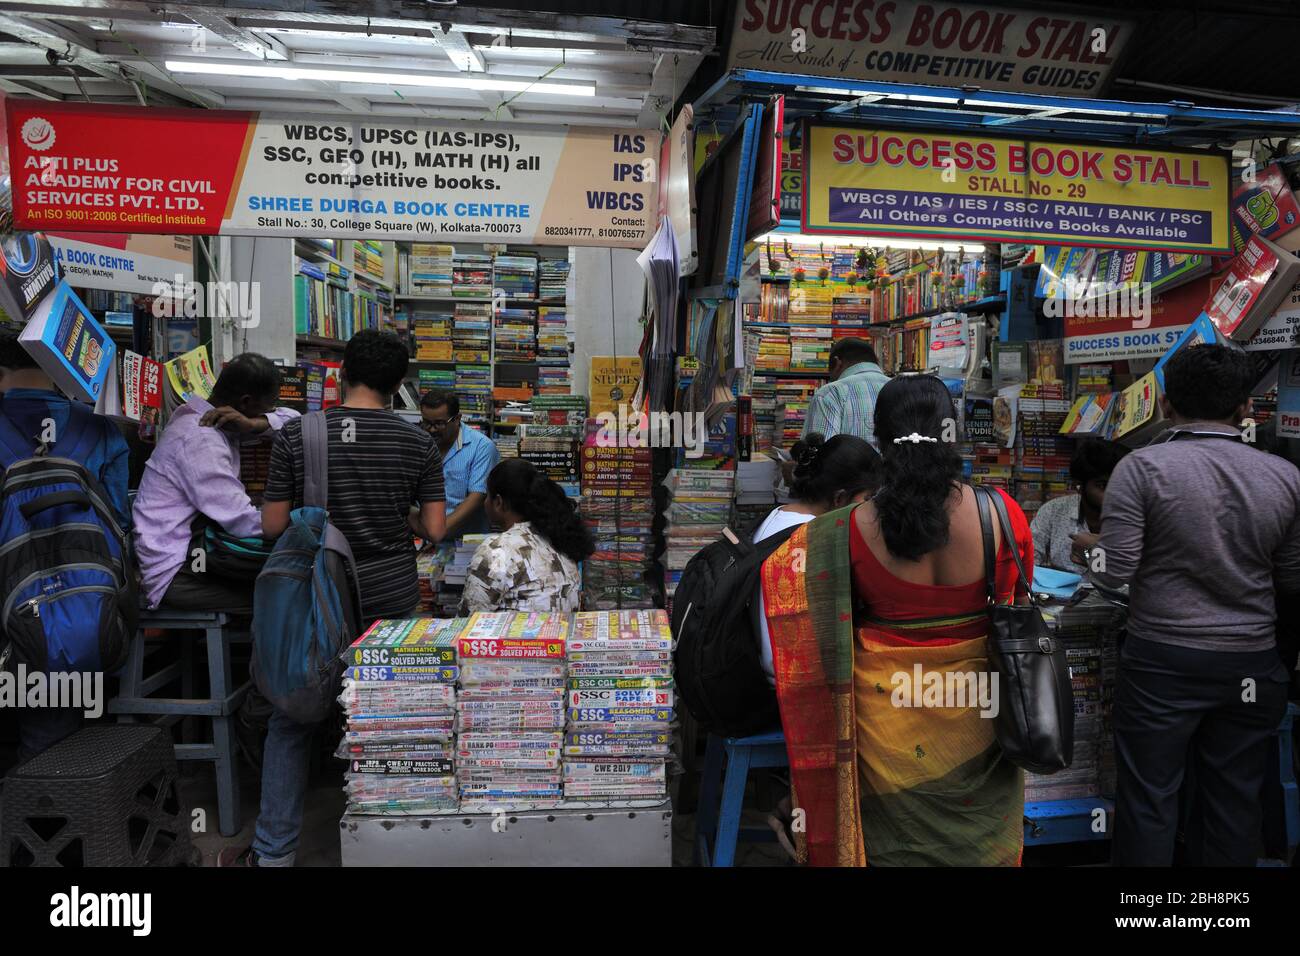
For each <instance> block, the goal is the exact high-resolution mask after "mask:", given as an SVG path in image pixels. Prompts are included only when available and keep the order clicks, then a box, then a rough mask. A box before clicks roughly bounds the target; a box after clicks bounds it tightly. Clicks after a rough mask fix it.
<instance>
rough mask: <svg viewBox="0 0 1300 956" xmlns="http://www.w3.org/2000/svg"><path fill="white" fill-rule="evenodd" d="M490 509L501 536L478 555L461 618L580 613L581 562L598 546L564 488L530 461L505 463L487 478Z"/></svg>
mask: <svg viewBox="0 0 1300 956" xmlns="http://www.w3.org/2000/svg"><path fill="white" fill-rule="evenodd" d="M486 508H487V516H488V518H489V519H490V520H491V521H492V523H493V524H494V525H496V526H497V527H499V528H501V529H503V530H502V531H501V532H500V533H499V534H494V535H492V537H490V538H488V539H487V540H486V541H484V542H483V543H482V544H480V545H479V546H478V550H477V551H475V552H474V557H473V558H472V559H471V561H470V565H469V573H468V574H467V575H466V578H465V593H464V595H463V596H462V597H461V604H460V613H461V614H468V613H470V612H472V611H576V610H577V609H578V603H579V599H580V597H581V588H582V578H581V576H580V575H579V573H578V563H579V562H581V561H582V560H583V559H584V558H586V557H587V556H588V555H590V554H591V553H592V551H594V550H595V545H594V543H593V542H592V539H591V534H590V533H589V532H588V531H587V528H586V526H585V525H584V524H583V523H582V521H581V520H580V519H579V518H578V515H577V512H576V511H575V510H574V508H573V504H572V503H571V502H570V501H569V499H568V498H566V497H565V495H564V491H563V490H562V489H561V488H560V486H559V485H557V484H556V483H555V482H553V481H551V480H550V479H549V478H547V477H546V476H545V475H543V474H542V473H541V472H540V471H538V470H537V468H536V467H534V466H533V464H532V463H531V462H528V461H526V460H524V459H522V458H507V459H506V460H505V461H503V462H501V463H500V464H499V465H497V466H496V467H495V468H493V469H492V471H491V473H490V474H489V475H488V480H487V501H486Z"/></svg>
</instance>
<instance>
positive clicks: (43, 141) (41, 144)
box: [22, 116, 54, 152]
mask: <svg viewBox="0 0 1300 956" xmlns="http://www.w3.org/2000/svg"><path fill="white" fill-rule="evenodd" d="M22 137H23V142H24V143H26V144H27V146H28V148H30V149H34V150H36V151H37V152H44V151H45V150H47V149H49V148H50V147H51V146H53V145H54V127H53V125H51V123H50V121H49V120H47V119H46V118H45V117H44V116H33V117H32V118H31V119H29V120H27V122H25V123H23V130H22Z"/></svg>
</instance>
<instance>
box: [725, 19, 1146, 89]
mask: <svg viewBox="0 0 1300 956" xmlns="http://www.w3.org/2000/svg"><path fill="white" fill-rule="evenodd" d="M1134 28H1135V24H1134V22H1133V21H1131V20H1126V19H1124V18H1122V17H1117V16H1113V15H1112V14H1111V13H1110V12H1109V11H1106V12H1104V13H1099V14H1085V13H1071V12H1069V11H1068V10H1066V11H1061V10H1053V11H1048V10H1042V11H1032V10H1007V9H1001V8H998V7H992V6H986V5H984V4H979V5H975V4H967V3H962V4H957V3H918V2H916V0H741V2H739V3H737V4H736V19H735V26H734V29H733V30H732V31H731V49H730V51H729V55H728V57H727V68H728V69H733V68H737V67H739V68H741V69H747V70H770V71H772V72H778V73H805V74H811V75H813V76H832V77H836V78H840V77H843V78H847V79H856V80H885V81H889V82H897V83H924V84H926V85H930V86H967V87H979V88H981V89H985V90H1020V91H1023V92H1027V93H1056V94H1062V95H1067V96H1097V95H1098V94H1100V93H1101V92H1102V90H1103V88H1104V87H1105V85H1106V82H1107V80H1108V79H1109V77H1110V74H1111V71H1112V70H1113V69H1114V68H1115V64H1116V63H1117V61H1118V60H1119V58H1120V57H1121V56H1122V55H1123V53H1124V50H1125V48H1126V47H1127V45H1128V41H1129V37H1130V36H1132V34H1133V32H1134Z"/></svg>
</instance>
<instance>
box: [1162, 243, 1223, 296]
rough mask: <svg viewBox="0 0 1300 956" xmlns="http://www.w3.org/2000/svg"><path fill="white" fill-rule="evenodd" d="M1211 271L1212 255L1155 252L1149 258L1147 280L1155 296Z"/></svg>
mask: <svg viewBox="0 0 1300 956" xmlns="http://www.w3.org/2000/svg"><path fill="white" fill-rule="evenodd" d="M1209 271H1210V257H1209V256H1205V255H1198V254H1196V253H1191V252H1153V253H1151V254H1150V256H1149V257H1148V258H1147V272H1146V281H1147V282H1149V283H1150V284H1151V294H1152V295H1153V296H1158V295H1162V294H1164V293H1165V292H1168V291H1169V290H1170V289H1174V288H1177V287H1178V286H1180V285H1182V284H1183V283H1185V282H1190V281H1191V280H1193V279H1195V278H1197V277H1198V276H1202V275H1204V274H1205V273H1207V272H1209Z"/></svg>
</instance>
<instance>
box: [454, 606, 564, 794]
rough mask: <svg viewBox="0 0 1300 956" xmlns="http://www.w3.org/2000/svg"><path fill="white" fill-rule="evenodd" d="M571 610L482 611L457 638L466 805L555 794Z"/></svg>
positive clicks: (459, 764)
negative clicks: (564, 612)
mask: <svg viewBox="0 0 1300 956" xmlns="http://www.w3.org/2000/svg"><path fill="white" fill-rule="evenodd" d="M568 631H569V615H567V614H548V613H540V612H536V613H528V612H523V611H500V612H483V611H480V612H477V613H475V614H474V615H473V616H472V617H471V618H470V619H469V623H468V625H467V626H466V627H465V629H464V630H463V631H462V632H461V635H460V637H459V638H458V640H457V642H456V648H457V654H458V659H459V661H460V664H461V674H460V679H461V690H460V696H459V716H458V719H457V725H456V730H457V740H456V781H457V783H458V785H459V792H460V799H461V809H462V810H466V811H468V812H474V811H475V810H477V809H491V808H492V807H493V806H494V805H499V804H500V803H503V802H512V801H513V802H525V801H526V802H536V801H558V800H559V799H560V797H561V796H562V789H561V776H560V749H561V746H562V744H563V737H564V734H563V731H564V706H565V686H564V649H565V638H566V637H567V635H568Z"/></svg>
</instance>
